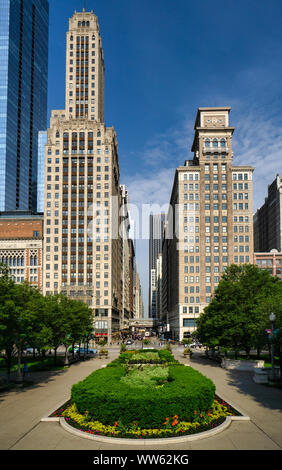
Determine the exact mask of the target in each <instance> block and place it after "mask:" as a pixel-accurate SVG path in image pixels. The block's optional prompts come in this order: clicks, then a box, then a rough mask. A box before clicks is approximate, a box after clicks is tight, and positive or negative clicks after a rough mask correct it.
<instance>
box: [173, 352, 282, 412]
mask: <svg viewBox="0 0 282 470" xmlns="http://www.w3.org/2000/svg"><path fill="white" fill-rule="evenodd" d="M179 358H180V357H179ZM181 362H185V360H184V361H181ZM190 365H191V367H193V366H195V368H197V366H199V369H200V371H201V373H203V374H204V375H205V372H206V374H207V375H209V377H210V378H211V380H213V379H214V382H216V380H217V374H216V370H215V369H218V379H219V380H220V379H221V378H222V374H221V371H222V372H225V374H226V375H225V380H226V384H227V385H228V386H230V387H232V388H233V390H234V389H235V390H236V391H237V392H238V393H239V394H241V395H243V396H244V397H245V398H247V397H250V398H252V399H254V400H255V402H256V403H257V404H259V405H261V406H263V407H264V408H268V409H271V410H276V411H282V390H281V389H279V388H275V387H271V386H269V385H267V384H257V383H255V382H254V380H253V375H254V373H253V372H251V371H238V370H226V369H223V368H222V367H221V365H220V363H217V362H214V361H213V360H211V359H208V358H207V357H205V356H204V355H202V354H201V353H200V354H198V353H196V354H194V355H193V356H192V357H191V361H190ZM213 371H214V372H213Z"/></svg>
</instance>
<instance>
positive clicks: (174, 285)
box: [162, 107, 254, 339]
mask: <svg viewBox="0 0 282 470" xmlns="http://www.w3.org/2000/svg"><path fill="white" fill-rule="evenodd" d="M229 114H230V108H229V107H224V108H199V109H198V113H197V117H196V122H195V137H194V142H193V145H192V152H193V153H194V158H193V160H186V162H185V164H184V166H180V167H178V168H177V169H176V173H175V179H174V185H173V189H172V194H171V200H170V205H171V209H172V212H171V213H172V214H173V219H174V220H172V219H171V218H170V217H168V221H169V223H170V226H171V227H173V230H169V233H172V232H174V233H173V236H172V237H170V236H169V237H168V238H166V239H165V241H164V244H163V276H162V278H163V281H162V285H163V291H164V292H163V319H164V321H167V322H168V323H169V324H170V327H171V331H172V333H173V335H174V336H175V337H176V338H180V339H182V338H183V336H184V337H185V335H187V334H189V333H191V332H192V331H194V330H195V328H196V318H197V317H198V316H199V315H200V313H201V312H202V311H203V309H204V308H205V306H207V305H208V304H209V302H210V301H211V298H212V295H213V292H214V290H215V288H216V287H217V285H218V283H219V280H220V277H221V274H222V273H223V272H224V270H225V269H226V267H227V266H229V265H231V264H232V263H235V264H242V263H253V223H252V220H253V215H252V173H253V170H254V169H253V168H252V167H250V166H233V152H232V136H233V132H234V127H231V126H230V124H229ZM166 228H167V227H166Z"/></svg>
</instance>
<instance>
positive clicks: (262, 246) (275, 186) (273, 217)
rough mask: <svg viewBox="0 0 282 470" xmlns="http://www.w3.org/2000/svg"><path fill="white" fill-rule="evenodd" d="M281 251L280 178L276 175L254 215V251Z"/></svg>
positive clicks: (281, 193) (281, 184) (281, 194)
mask: <svg viewBox="0 0 282 470" xmlns="http://www.w3.org/2000/svg"><path fill="white" fill-rule="evenodd" d="M273 249H276V250H278V252H281V251H282V178H281V177H280V176H279V175H277V176H276V178H275V180H274V181H273V182H272V183H271V184H270V185H269V186H268V196H267V198H265V202H264V204H263V206H261V207H260V208H259V209H258V210H257V212H256V214H255V215H254V250H255V252H268V251H270V250H273Z"/></svg>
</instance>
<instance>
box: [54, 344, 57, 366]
mask: <svg viewBox="0 0 282 470" xmlns="http://www.w3.org/2000/svg"><path fill="white" fill-rule="evenodd" d="M54 365H55V366H56V365H57V348H54Z"/></svg>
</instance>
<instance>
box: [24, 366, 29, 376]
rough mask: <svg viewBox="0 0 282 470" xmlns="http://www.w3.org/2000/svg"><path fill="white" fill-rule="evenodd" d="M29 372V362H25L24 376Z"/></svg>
mask: <svg viewBox="0 0 282 470" xmlns="http://www.w3.org/2000/svg"><path fill="white" fill-rule="evenodd" d="M27 372H28V365H27V364H24V367H23V377H24V376H25V375H26V374H27Z"/></svg>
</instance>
